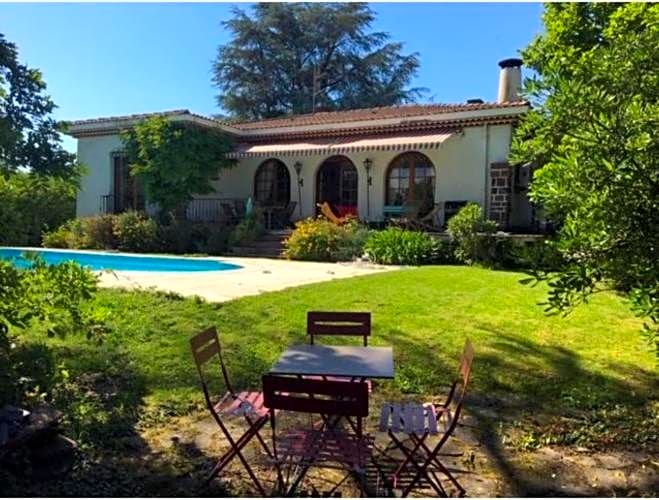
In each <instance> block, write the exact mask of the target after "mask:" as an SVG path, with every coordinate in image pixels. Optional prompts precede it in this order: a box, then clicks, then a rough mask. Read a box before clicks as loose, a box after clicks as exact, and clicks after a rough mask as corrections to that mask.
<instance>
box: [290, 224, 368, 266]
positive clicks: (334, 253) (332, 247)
mask: <svg viewBox="0 0 659 500" xmlns="http://www.w3.org/2000/svg"><path fill="white" fill-rule="evenodd" d="M367 237H368V229H367V228H366V227H364V226H362V225H361V224H359V222H357V221H356V220H355V221H350V222H348V223H346V224H343V225H341V226H338V225H336V224H334V223H333V222H330V221H328V220H327V219H325V218H324V217H319V218H317V219H312V218H309V219H304V220H301V221H298V222H297V223H296V224H295V231H293V234H291V236H290V238H288V240H286V242H285V247H286V249H285V252H284V255H286V257H287V258H289V259H297V260H316V261H329V262H334V261H341V260H350V259H352V258H353V257H357V256H360V255H361V254H362V252H363V247H364V243H365V241H366V238H367Z"/></svg>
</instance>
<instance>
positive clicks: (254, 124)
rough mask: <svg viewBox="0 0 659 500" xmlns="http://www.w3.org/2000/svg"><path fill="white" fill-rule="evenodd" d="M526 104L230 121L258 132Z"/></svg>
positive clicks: (409, 108) (410, 107)
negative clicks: (280, 128) (269, 129)
mask: <svg viewBox="0 0 659 500" xmlns="http://www.w3.org/2000/svg"><path fill="white" fill-rule="evenodd" d="M526 104H527V103H526V102H505V103H492V102H487V103H469V104H467V103H465V104H409V105H403V106H385V107H380V108H363V109H350V110H347V111H322V112H318V113H309V114H304V115H292V116H287V117H280V118H270V119H266V120H258V121H246V122H230V121H226V122H223V123H226V124H227V125H230V126H232V127H234V128H237V129H239V130H261V129H268V128H278V127H292V126H300V125H327V124H331V123H346V122H353V121H365V120H383V119H388V118H411V117H415V116H425V115H435V114H441V113H454V112H459V111H478V110H484V109H500V108H511V107H516V106H523V105H526Z"/></svg>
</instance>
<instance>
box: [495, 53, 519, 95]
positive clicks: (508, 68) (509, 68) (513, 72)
mask: <svg viewBox="0 0 659 500" xmlns="http://www.w3.org/2000/svg"><path fill="white" fill-rule="evenodd" d="M499 67H500V68H501V71H500V72H499V95H498V97H497V102H515V101H521V100H522V98H521V96H520V91H521V90H522V60H521V59H504V60H503V61H500V62H499Z"/></svg>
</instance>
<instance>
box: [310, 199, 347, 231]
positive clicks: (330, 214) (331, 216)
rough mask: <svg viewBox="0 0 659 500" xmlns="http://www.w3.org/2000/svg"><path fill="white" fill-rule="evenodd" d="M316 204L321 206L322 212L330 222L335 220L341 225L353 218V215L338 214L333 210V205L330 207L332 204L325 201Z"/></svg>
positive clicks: (335, 222)
mask: <svg viewBox="0 0 659 500" xmlns="http://www.w3.org/2000/svg"><path fill="white" fill-rule="evenodd" d="M316 206H317V207H318V208H320V213H321V214H323V216H325V218H326V219H327V220H329V221H330V222H333V223H334V224H336V225H337V226H341V225H343V224H345V223H346V222H348V221H349V220H350V219H351V218H354V217H351V216H346V217H339V216H337V215H336V214H335V213H334V211H333V210H332V207H330V204H329V203H327V202H326V201H324V202H323V203H316Z"/></svg>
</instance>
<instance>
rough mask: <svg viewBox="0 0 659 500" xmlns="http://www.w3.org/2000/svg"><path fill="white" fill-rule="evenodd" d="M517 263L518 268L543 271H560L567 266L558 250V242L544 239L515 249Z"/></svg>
mask: <svg viewBox="0 0 659 500" xmlns="http://www.w3.org/2000/svg"><path fill="white" fill-rule="evenodd" d="M513 254H514V256H515V263H516V265H517V266H518V267H523V268H526V269H534V270H541V271H558V270H560V269H561V268H562V267H564V266H565V264H566V262H565V259H564V258H563V255H562V254H561V253H560V252H559V251H558V249H557V248H556V242H555V241H552V240H546V239H542V240H539V241H534V242H532V243H526V244H525V245H523V246H521V247H519V248H515V249H514V250H513Z"/></svg>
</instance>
